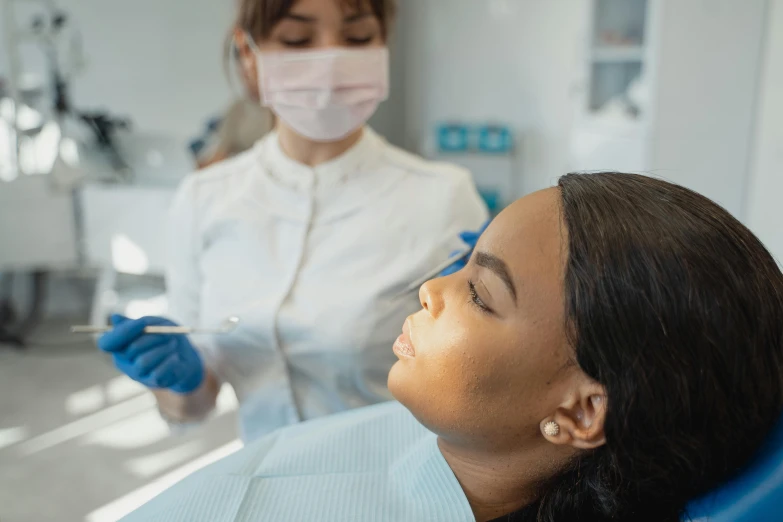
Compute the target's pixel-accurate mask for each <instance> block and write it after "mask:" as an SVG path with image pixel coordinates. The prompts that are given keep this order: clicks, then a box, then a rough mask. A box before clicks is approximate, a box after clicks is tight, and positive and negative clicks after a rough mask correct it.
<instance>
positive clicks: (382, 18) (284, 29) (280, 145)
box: [99, 0, 488, 441]
mask: <svg viewBox="0 0 783 522" xmlns="http://www.w3.org/2000/svg"><path fill="white" fill-rule="evenodd" d="M238 4H239V12H238V16H237V22H236V30H235V33H234V41H235V45H236V46H237V47H238V49H239V56H240V58H239V60H240V65H241V67H243V68H244V70H245V72H246V73H248V74H249V75H250V76H251V77H253V78H258V91H259V94H260V96H259V97H260V100H261V103H263V104H264V105H265V106H267V107H269V108H270V109H271V110H272V111H273V112H274V114H275V115H276V121H277V124H276V128H275V130H274V131H273V132H272V133H270V134H269V135H268V136H266V137H265V138H264V139H262V140H261V141H259V142H258V143H257V144H256V145H255V147H254V148H252V149H251V150H250V151H248V152H246V153H243V154H241V155H239V156H237V157H235V158H232V159H231V160H228V161H225V162H222V163H219V164H217V165H215V166H213V167H211V168H210V169H207V170H205V171H201V172H199V173H198V174H194V175H192V176H190V177H189V178H187V179H186V180H185V181H184V183H183V184H182V186H181V187H180V189H179V192H178V194H177V196H176V198H175V201H174V204H173V207H172V210H171V223H170V235H169V238H170V239H169V244H170V247H171V254H170V264H169V267H168V276H167V286H168V292H169V301H170V319H164V318H159V317H148V318H143V319H140V320H129V319H126V318H124V317H120V316H116V317H114V318H113V323H114V325H115V329H114V330H113V331H112V332H110V333H108V334H106V335H105V336H104V337H102V338H101V339H100V341H99V347H100V348H101V349H102V350H104V351H106V352H109V353H111V354H112V356H113V357H114V359H115V363H116V365H117V367H118V368H119V369H120V370H121V371H123V372H124V373H126V374H127V375H128V376H130V377H131V378H133V379H135V380H137V381H138V382H140V383H142V384H144V385H146V386H148V387H149V388H150V389H151V390H152V391H153V392H154V394H155V396H156V397H157V400H158V404H159V408H160V411H161V414H162V415H163V416H164V418H166V419H167V420H168V421H170V422H172V423H189V422H193V421H199V420H201V419H203V418H204V417H206V416H207V415H208V414H209V413H210V412H211V411H212V410H213V409H214V407H215V401H216V397H217V395H218V392H219V391H220V388H221V386H223V385H224V384H229V385H231V387H232V388H233V390H234V392H235V393H236V395H237V398H238V400H239V403H240V419H241V421H240V422H241V433H242V437H243V439H244V440H245V441H250V440H253V439H256V438H258V437H260V436H262V435H264V434H267V433H269V432H271V431H273V430H274V429H276V428H279V427H281V426H284V425H289V424H293V423H297V422H300V421H304V420H307V419H312V418H315V417H319V416H323V415H328V414H331V413H336V412H339V411H343V410H347V409H350V408H357V407H361V406H366V405H370V404H374V403H378V402H381V401H386V400H389V399H390V398H391V395H390V394H389V392H388V390H387V387H386V378H387V375H388V373H389V369H390V368H391V366H392V365H393V364H394V362H395V361H396V357H395V355H394V353H393V352H392V350H391V346H392V344H393V342H394V339H395V338H396V337H397V336H398V334H399V325H400V324H401V323H402V321H403V320H404V319H405V317H407V316H408V315H410V314H411V313H413V312H415V311H416V310H417V309H418V308H419V299H418V296H417V295H416V293H415V292H414V293H409V292H405V288H406V287H407V286H408V285H409V284H410V283H411V282H412V281H414V280H416V279H417V278H419V277H420V276H422V275H423V274H426V273H427V272H428V271H429V270H431V269H432V268H433V267H434V266H437V265H438V264H439V263H441V262H442V261H443V260H444V259H446V258H448V256H449V254H450V253H451V252H453V251H454V250H455V249H459V248H465V244H464V242H463V240H462V239H461V237H460V234H462V237H471V236H466V235H465V234H464V232H465V231H470V230H478V229H480V227H481V226H482V225H483V224H484V223H485V222H486V221H487V219H488V214H487V210H486V208H485V206H484V204H483V202H482V201H481V199H480V197H479V195H478V193H477V191H476V189H475V187H474V185H473V182H472V180H471V176H470V174H469V173H468V172H467V171H465V170H462V169H460V168H458V167H455V166H452V165H447V164H440V163H431V162H428V161H425V160H424V159H422V158H420V157H417V156H414V155H411V154H409V153H407V152H404V151H402V150H400V149H397V148H395V147H393V146H391V145H389V144H388V143H387V142H386V141H385V140H384V139H383V138H381V137H380V136H379V135H377V134H376V133H375V132H374V131H373V130H372V129H370V128H369V127H367V126H366V122H367V120H368V119H369V118H370V117H371V116H372V115H373V113H374V112H375V110H376V108H377V106H378V105H379V103H381V102H382V101H383V100H385V99H386V98H387V95H388V91H389V51H388V48H387V40H388V36H389V32H390V26H391V23H392V19H393V14H394V2H393V0H239V2H238ZM476 239H477V238H476ZM471 242H472V243H474V244H475V240H471ZM471 246H472V245H471ZM234 315H235V316H239V317H241V319H242V323H241V325H240V326H239V328H238V329H237V330H235V331H234V332H232V333H231V334H227V335H222V336H220V335H215V336H204V337H198V336H194V337H192V338H189V337H185V336H162V335H148V334H144V328H145V327H146V326H150V325H172V324H175V323H176V324H186V325H199V326H204V327H210V326H217V325H219V324H220V323H221V322H222V321H223V320H224V319H225V318H226V317H228V316H234Z"/></svg>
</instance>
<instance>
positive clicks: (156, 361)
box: [98, 315, 205, 394]
mask: <svg viewBox="0 0 783 522" xmlns="http://www.w3.org/2000/svg"><path fill="white" fill-rule="evenodd" d="M111 322H112V324H113V325H114V330H112V331H111V332H108V333H106V334H104V335H103V336H102V337H101V338H100V339H99V340H98V348H100V349H101V350H103V351H104V352H106V353H109V354H111V355H112V357H113V358H114V365H115V366H116V367H117V369H118V370H120V371H121V372H122V373H124V374H125V375H127V376H128V377H130V378H131V379H133V380H134V381H137V382H140V383H141V384H143V385H144V386H147V387H148V388H153V389H168V390H171V391H173V392H176V393H181V394H187V393H191V392H193V391H195V390H196V389H197V388H198V387H199V386H201V383H202V382H203V381H204V373H205V372H204V364H203V363H202V361H201V356H200V355H199V354H198V352H197V351H196V349H195V348H194V347H193V345H192V344H191V343H190V341H189V340H188V338H187V337H186V336H184V335H154V334H145V333H144V328H145V327H147V326H176V324H175V323H172V322H171V321H169V320H168V319H163V318H162V317H145V318H143V319H138V320H135V321H133V320H130V319H128V318H127V317H123V316H121V315H113V316H112V318H111Z"/></svg>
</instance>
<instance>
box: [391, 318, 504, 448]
mask: <svg viewBox="0 0 783 522" xmlns="http://www.w3.org/2000/svg"><path fill="white" fill-rule="evenodd" d="M474 313H475V312H474ZM421 333H422V335H421V336H420V339H418V340H417V344H420V345H421V346H417V350H418V351H417V356H416V358H415V359H413V360H403V361H400V362H398V363H397V365H396V366H395V367H394V368H392V372H391V374H390V377H389V388H390V390H391V391H392V393H393V394H394V396H395V398H397V399H398V400H399V401H400V402H402V403H403V404H404V405H405V406H406V407H408V409H410V410H411V411H412V412H413V414H414V415H416V417H417V418H418V419H419V420H420V421H421V422H422V424H424V425H425V426H427V427H428V428H429V429H430V430H432V431H434V432H436V433H439V434H457V433H459V434H469V433H474V434H475V433H477V432H478V431H480V430H481V426H482V425H485V423H486V419H487V418H488V417H495V416H499V415H500V413H499V411H500V408H501V406H502V404H503V403H505V402H507V399H506V396H505V394H506V393H507V392H508V391H509V381H510V378H509V375H511V374H512V371H511V370H510V369H509V360H508V359H509V358H508V354H509V353H510V349H509V348H508V345H509V344H510V342H509V341H508V339H507V335H508V334H507V332H505V331H503V328H502V327H501V328H498V326H497V325H496V324H493V323H492V322H490V321H488V320H486V319H485V318H482V317H480V316H477V317H476V318H471V316H470V313H467V314H464V315H459V316H457V315H455V316H453V317H451V318H446V317H441V318H439V319H438V320H437V321H434V324H433V325H432V328H431V329H428V330H427V331H426V332H421ZM425 333H426V335H425Z"/></svg>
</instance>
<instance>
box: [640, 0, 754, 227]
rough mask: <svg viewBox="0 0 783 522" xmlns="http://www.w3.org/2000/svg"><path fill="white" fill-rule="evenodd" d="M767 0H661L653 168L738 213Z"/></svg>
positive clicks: (744, 185)
mask: <svg viewBox="0 0 783 522" xmlns="http://www.w3.org/2000/svg"><path fill="white" fill-rule="evenodd" d="M766 8H767V0H740V1H737V0H666V1H665V2H663V15H662V18H661V22H660V29H659V30H660V36H659V39H660V48H659V50H658V57H657V60H658V71H657V77H658V82H657V93H656V95H657V100H658V101H657V108H656V110H657V112H656V114H655V118H654V119H655V127H656V129H655V143H653V157H654V160H653V170H654V172H655V173H656V174H658V175H661V176H663V177H665V178H667V179H670V180H672V181H675V182H678V183H681V184H683V185H685V186H687V187H689V188H692V189H694V190H696V191H698V192H701V193H702V194H704V195H705V196H707V197H709V198H711V199H713V200H715V201H717V202H718V203H720V204H722V205H723V206H724V207H726V208H727V209H728V210H729V211H730V212H732V213H733V214H734V215H735V216H737V217H739V218H741V219H742V218H744V215H743V214H744V212H743V211H744V208H743V207H744V200H745V192H746V188H747V183H748V168H749V164H750V160H751V149H752V137H753V127H754V125H755V119H756V105H757V93H758V82H759V73H760V71H761V61H762V54H763V37H762V35H763V33H764V23H765V20H766Z"/></svg>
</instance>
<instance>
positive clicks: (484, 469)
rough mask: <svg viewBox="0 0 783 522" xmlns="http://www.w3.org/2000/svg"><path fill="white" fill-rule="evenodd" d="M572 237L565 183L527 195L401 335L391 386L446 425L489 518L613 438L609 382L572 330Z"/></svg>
mask: <svg viewBox="0 0 783 522" xmlns="http://www.w3.org/2000/svg"><path fill="white" fill-rule="evenodd" d="M566 248H567V230H565V229H564V228H563V226H562V224H561V219H560V199H559V193H558V191H557V190H556V189H549V190H545V191H542V192H539V193H536V194H533V195H531V196H528V197H526V198H523V199H522V200H520V201H518V202H517V203H515V204H514V205H512V206H511V207H509V208H508V209H507V210H506V211H504V212H503V213H502V214H501V215H500V216H499V217H498V218H497V219H495V221H493V223H492V224H491V225H490V227H489V228H488V229H487V231H486V232H485V233H484V234H483V235H482V236H481V239H480V240H479V242H478V244H477V246H476V250H475V252H474V254H473V257H472V258H471V260H470V262H469V263H468V265H467V266H466V267H465V268H464V269H463V270H461V271H459V272H457V273H455V274H453V275H450V276H448V277H444V278H440V279H436V280H433V281H430V282H429V283H427V284H425V285H424V286H423V287H422V289H421V292H420V299H421V303H422V310H421V311H420V312H418V313H417V314H415V315H413V316H411V317H410V318H408V320H407V322H406V325H405V327H404V329H403V335H402V336H401V337H400V339H399V340H398V342H397V343H396V344H395V348H394V350H395V353H397V355H398V357H399V359H400V360H399V361H398V362H397V363H396V364H395V366H394V367H393V368H392V370H391V373H390V375H389V389H390V390H391V391H392V393H393V394H394V396H395V397H396V398H397V399H398V400H399V401H400V402H401V403H402V404H404V405H405V406H406V407H407V408H408V409H410V410H411V412H412V413H413V414H414V415H415V416H416V417H417V418H418V420H419V421H420V422H421V423H422V424H424V425H425V426H426V427H427V428H429V429H430V430H431V431H433V432H435V433H436V434H438V435H439V444H440V447H441V451H442V452H443V454H444V456H445V457H446V460H447V461H448V462H449V464H450V465H451V467H452V469H453V470H454V472H455V474H456V475H457V478H458V479H459V480H460V482H461V484H462V485H463V488H464V489H465V492H466V494H467V496H468V499H469V500H470V502H471V505H472V506H473V508H474V512H475V513H476V516H477V519H479V520H490V519H491V518H493V517H494V516H500V515H503V514H505V513H508V512H510V511H513V510H514V509H518V508H519V507H522V506H524V505H525V504H526V503H527V501H528V500H529V499H531V498H533V496H534V494H533V491H532V488H533V487H534V484H535V482H536V481H538V480H541V479H544V478H547V477H548V476H550V475H551V474H553V473H554V471H555V470H556V469H558V468H559V467H561V466H563V465H565V463H566V462H567V461H568V459H570V458H571V457H573V456H574V454H575V453H576V452H578V451H581V450H586V449H592V448H596V447H598V446H600V445H602V444H604V442H605V438H604V433H603V420H604V415H605V407H604V405H605V391H604V389H603V387H602V386H601V385H600V384H598V383H596V382H594V381H593V380H591V379H590V378H589V377H588V376H587V375H585V374H584V373H583V372H582V371H581V370H580V369H579V367H578V366H577V365H576V364H575V363H573V360H572V357H573V352H572V349H571V347H570V346H569V344H568V340H567V338H566V331H565V317H564V311H565V306H564V297H563V280H564V268H565V264H566V260H567V251H566V250H565V249H566ZM411 351H413V355H411ZM551 421H554V422H557V423H558V425H559V427H560V430H559V433H558V434H557V435H547V434H545V432H544V426H545V425H546V423H548V422H551Z"/></svg>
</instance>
